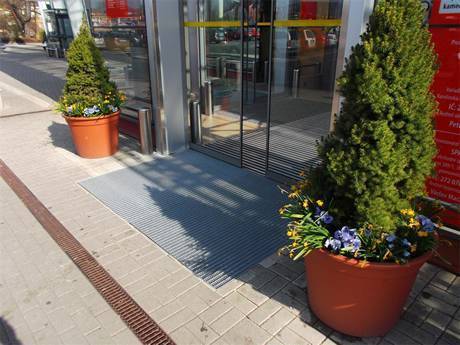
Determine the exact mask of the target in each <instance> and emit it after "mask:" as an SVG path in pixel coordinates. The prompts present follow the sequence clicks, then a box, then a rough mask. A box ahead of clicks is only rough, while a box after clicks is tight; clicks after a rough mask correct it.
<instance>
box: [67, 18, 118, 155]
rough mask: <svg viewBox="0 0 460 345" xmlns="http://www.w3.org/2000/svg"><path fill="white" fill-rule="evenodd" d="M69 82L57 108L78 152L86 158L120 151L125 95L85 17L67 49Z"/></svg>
mask: <svg viewBox="0 0 460 345" xmlns="http://www.w3.org/2000/svg"><path fill="white" fill-rule="evenodd" d="M67 61H68V68H67V73H66V83H65V87H64V91H63V94H62V97H61V99H60V100H59V103H58V110H59V111H60V112H61V113H62V115H63V116H64V118H65V120H66V121H67V123H68V125H69V127H70V130H71V133H72V139H73V142H74V145H75V149H76V151H77V153H78V154H79V155H80V156H81V157H84V158H100V157H106V156H111V155H113V154H114V153H115V152H117V151H118V120H119V117H120V106H121V105H122V104H123V102H124V100H125V96H124V95H123V94H122V93H121V92H119V91H118V89H117V87H116V85H115V83H114V82H113V81H111V80H110V73H109V70H108V68H107V66H106V64H105V62H104V59H103V57H102V54H101V52H100V51H99V49H98V48H97V47H96V44H95V42H94V39H93V37H92V36H91V32H90V30H89V28H88V25H87V23H86V21H83V23H82V25H81V27H80V31H79V33H78V35H77V37H76V38H75V40H74V41H73V42H72V43H71V44H70V47H69V49H68V51H67Z"/></svg>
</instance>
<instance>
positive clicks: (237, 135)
mask: <svg viewBox="0 0 460 345" xmlns="http://www.w3.org/2000/svg"><path fill="white" fill-rule="evenodd" d="M192 7H196V8H197V11H196V16H195V18H193V16H192V17H191V16H190V15H189V16H188V17H189V18H188V19H189V20H188V21H186V22H185V26H186V29H187V32H188V40H189V41H190V40H193V38H194V36H195V37H196V41H197V42H198V44H189V45H188V51H187V56H188V58H189V59H193V58H194V56H195V57H197V60H198V61H199V67H198V68H199V70H200V73H199V75H198V77H199V79H200V80H199V81H198V82H195V83H194V82H193V80H192V79H193V76H192V74H190V76H189V80H190V83H189V84H190V85H193V84H196V83H198V84H199V85H200V87H201V92H200V94H201V105H202V107H201V110H202V114H201V116H200V117H199V120H197V119H196V118H195V119H194V121H199V122H200V124H199V125H200V128H201V131H200V133H201V136H200V138H194V139H195V142H197V143H199V144H200V145H201V146H202V147H204V148H205V149H207V150H212V151H213V152H217V153H218V154H219V155H221V156H222V158H223V159H225V157H227V158H229V157H230V160H232V161H233V162H237V164H239V165H240V166H242V167H246V168H249V169H252V170H255V171H258V172H260V173H263V174H272V173H273V174H278V175H283V176H286V177H288V178H297V177H298V174H299V173H300V171H302V170H304V169H306V168H308V167H311V166H313V165H315V164H317V163H318V158H317V154H316V141H317V140H318V139H320V138H321V137H322V136H324V135H326V134H327V133H328V132H329V130H330V127H331V118H332V103H333V95H334V86H335V72H336V68H337V56H338V45H339V36H340V29H341V25H342V22H341V17H342V7H343V1H342V0H321V1H317V0H278V1H275V0H188V1H187V6H186V8H187V12H188V14H189V13H190V8H192ZM191 68H192V67H191ZM210 84H211V85H212V87H211V91H209V85H210ZM190 85H189V87H190ZM210 103H212V107H210V106H209V104H210Z"/></svg>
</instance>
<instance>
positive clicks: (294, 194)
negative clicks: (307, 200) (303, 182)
mask: <svg viewBox="0 0 460 345" xmlns="http://www.w3.org/2000/svg"><path fill="white" fill-rule="evenodd" d="M298 196H299V193H298V192H292V193H291V194H289V195H288V198H289V199H294V198H297V197H298Z"/></svg>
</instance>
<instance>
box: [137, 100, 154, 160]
mask: <svg viewBox="0 0 460 345" xmlns="http://www.w3.org/2000/svg"><path fill="white" fill-rule="evenodd" d="M137 115H138V118H139V131H140V144H141V153H142V154H144V155H150V154H152V153H153V144H152V112H151V111H150V109H147V108H141V109H139V110H138V111H137Z"/></svg>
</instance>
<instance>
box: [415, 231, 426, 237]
mask: <svg viewBox="0 0 460 345" xmlns="http://www.w3.org/2000/svg"><path fill="white" fill-rule="evenodd" d="M417 235H418V237H427V236H428V232H427V231H419V232H417Z"/></svg>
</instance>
